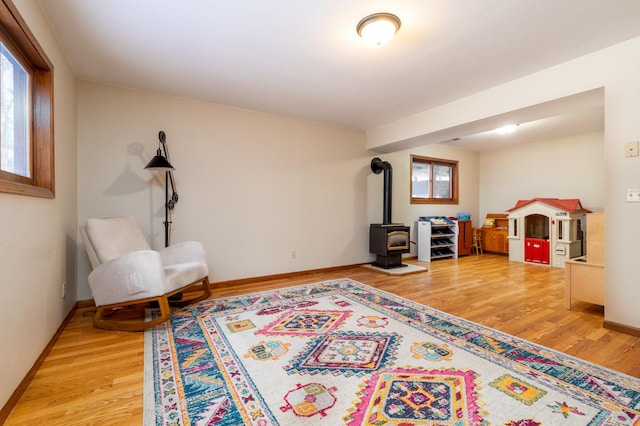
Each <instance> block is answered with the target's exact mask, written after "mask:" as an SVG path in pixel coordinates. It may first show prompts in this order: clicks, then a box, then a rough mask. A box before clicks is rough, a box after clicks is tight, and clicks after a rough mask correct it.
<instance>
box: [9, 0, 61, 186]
mask: <svg viewBox="0 0 640 426" xmlns="http://www.w3.org/2000/svg"><path fill="white" fill-rule="evenodd" d="M0 31H2V33H3V36H4V37H5V38H6V39H7V40H8V41H9V42H10V43H5V44H7V47H8V48H10V49H17V52H12V53H14V54H19V55H20V56H21V57H22V58H24V59H25V60H26V61H27V65H28V66H29V67H30V68H31V70H32V72H33V74H32V81H31V96H32V99H31V146H32V150H31V153H30V156H31V162H32V167H33V169H32V171H31V178H28V179H27V182H25V181H23V180H22V179H16V177H17V175H13V174H12V173H9V172H5V171H0V192H5V193H11V194H19V195H28V196H33V197H41V198H55V172H54V144H53V64H52V63H51V61H50V60H49V58H48V57H47V55H46V54H45V53H44V50H43V49H42V47H41V46H40V44H39V43H38V41H37V40H36V38H35V36H34V35H33V33H32V32H31V30H29V27H28V26H27V24H26V23H25V21H24V19H22V17H21V16H20V14H19V12H18V9H17V8H16V6H15V5H14V4H13V1H12V0H1V2H0Z"/></svg>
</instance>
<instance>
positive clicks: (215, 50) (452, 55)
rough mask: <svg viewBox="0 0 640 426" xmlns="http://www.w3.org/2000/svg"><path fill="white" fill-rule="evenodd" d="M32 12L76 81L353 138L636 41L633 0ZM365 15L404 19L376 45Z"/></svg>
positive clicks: (142, 3) (85, 5)
mask: <svg viewBox="0 0 640 426" xmlns="http://www.w3.org/2000/svg"><path fill="white" fill-rule="evenodd" d="M38 2H39V3H40V5H41V6H42V8H43V10H44V11H45V14H46V15H47V17H48V19H49V20H50V22H51V24H52V26H53V28H54V31H55V32H56V34H57V36H58V38H59V40H60V42H61V44H62V46H63V48H64V50H65V53H66V55H67V57H68V59H69V61H70V63H71V66H72V67H73V69H74V71H75V73H76V74H77V76H78V78H80V79H83V80H90V81H95V82H100V83H106V84H111V85H117V86H123V87H128V88H134V89H140V90H145V91H153V92H158V93H164V94H168V95H173V96H179V97H185V98H192V99H198V100H203V101H207V102H213V103H217V104H223V105H228V106H232V107H237V108H243V109H248V110H254V111H261V112H266V113H273V114H279V115H284V116H289V117H294V118H299V119H303V120H309V121H314V122H320V123H325V124H329V125H335V126H343V127H348V128H354V129H359V130H368V129H373V128H375V127H378V126H381V125H384V124H387V123H390V122H393V121H395V120H398V119H401V118H404V117H407V116H409V115H413V114H416V113H418V112H421V111H425V110H428V109H430V108H433V107H436V106H439V105H442V104H444V103H448V102H451V101H453V100H456V99H459V98H462V97H465V96H469V95H471V94H474V93H477V92H480V91H482V90H486V89H489V88H491V87H494V86H497V85H500V84H502V83H505V82H507V81H511V80H514V79H516V78H519V77H523V76H525V75H528V74H531V73H533V72H536V71H539V70H542V69H545V68H548V67H551V66H553V65H556V64H559V63H562V62H565V61H568V60H571V59H573V58H577V57H580V56H582V55H585V54H587V53H590V52H593V51H596V50H599V49H602V48H605V47H608V46H611V45H613V44H616V43H619V42H622V41H625V40H628V39H630V38H633V37H636V36H640V24H639V23H640V1H638V0H612V1H602V0H483V1H469V0H396V1H393V2H389V1H381V0H322V1H301V0H278V1H277V2H274V1H264V0H234V1H222V0H180V1H178V0H134V1H132V0H109V1H104V0H38ZM276 6H277V7H276ZM375 12H390V13H393V14H395V15H397V16H398V17H399V18H400V19H401V21H402V26H401V28H400V30H399V32H398V34H397V35H396V37H395V38H394V39H393V40H392V41H391V43H389V44H387V45H385V46H382V47H371V46H369V45H367V44H365V43H364V42H363V41H362V40H361V39H360V38H359V37H358V35H357V33H356V24H357V23H358V22H359V21H360V20H361V19H362V18H363V17H365V16H367V15H369V14H371V13H375ZM601 98H602V97H601ZM603 111H604V110H603V107H602V103H601V104H600V105H591V104H590V105H589V106H588V107H582V108H577V109H575V110H574V111H564V112H563V113H562V114H557V115H555V116H554V117H544V118H543V119H542V120H538V119H536V120H531V123H534V122H536V123H535V124H531V125H528V126H526V125H525V123H523V122H520V128H519V131H518V132H516V133H514V134H512V135H513V136H510V138H511V139H510V140H511V142H505V141H507V139H506V138H503V139H501V140H500V141H502V142H497V141H498V140H497V139H496V138H495V137H494V136H490V137H489V136H487V135H486V134H484V135H475V134H473V135H472V134H468V132H467V134H465V135H464V137H463V138H462V139H461V140H458V141H452V140H451V139H454V138H455V135H451V134H449V135H446V138H444V139H442V141H448V142H446V143H448V144H452V145H458V146H462V147H465V148H470V149H475V150H483V149H492V148H495V147H497V146H499V145H500V144H505V143H515V142H522V141H531V140H535V139H540V138H544V139H549V138H554V137H560V136H565V135H566V134H567V132H569V133H574V134H575V133H583V132H585V131H594V130H602V128H603V126H604V119H603ZM504 118H508V117H504ZM516 134H518V135H521V136H518V138H521V140H517V138H516V137H515V135H516ZM527 135H528V136H527ZM439 142H441V141H439ZM471 143H473V147H471Z"/></svg>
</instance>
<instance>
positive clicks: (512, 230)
mask: <svg viewBox="0 0 640 426" xmlns="http://www.w3.org/2000/svg"><path fill="white" fill-rule="evenodd" d="M509 238H512V239H515V240H517V239H519V238H520V237H518V218H515V217H510V218H509Z"/></svg>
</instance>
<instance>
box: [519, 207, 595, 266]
mask: <svg viewBox="0 0 640 426" xmlns="http://www.w3.org/2000/svg"><path fill="white" fill-rule="evenodd" d="M507 212H508V213H509V216H508V217H509V260H513V261H515V262H528V263H538V264H543V265H550V266H553V267H556V268H564V262H565V260H568V259H571V258H574V257H578V256H582V255H584V254H585V253H584V252H585V247H584V244H583V243H584V232H583V223H584V214H585V213H591V210H587V209H585V208H583V207H582V204H581V203H580V200H579V199H577V198H571V199H559V198H532V199H530V200H519V201H518V202H517V203H516V205H515V206H514V207H512V208H510V209H508V210H507Z"/></svg>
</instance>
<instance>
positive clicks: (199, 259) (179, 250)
mask: <svg viewBox="0 0 640 426" xmlns="http://www.w3.org/2000/svg"><path fill="white" fill-rule="evenodd" d="M158 253H160V256H161V257H162V262H164V265H165V266H166V267H170V266H172V265H178V264H181V263H199V264H203V265H205V267H206V265H207V254H206V253H205V251H204V247H203V245H202V244H201V243H200V242H198V241H184V242H181V243H177V244H173V245H171V246H169V247H165V248H162V249H160V250H158ZM206 269H207V274H208V273H209V272H208V268H206Z"/></svg>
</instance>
